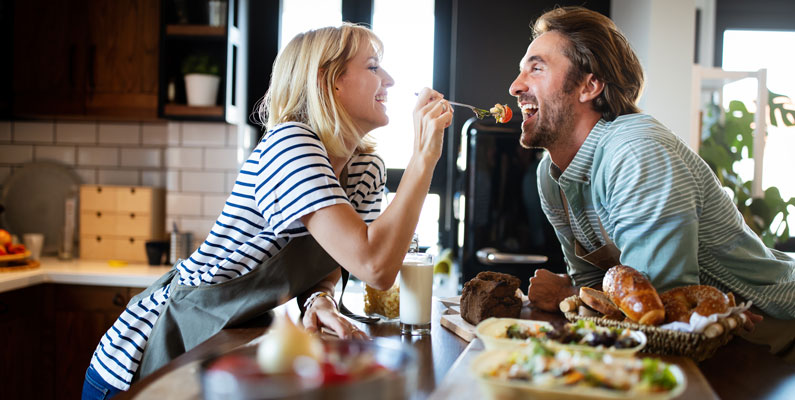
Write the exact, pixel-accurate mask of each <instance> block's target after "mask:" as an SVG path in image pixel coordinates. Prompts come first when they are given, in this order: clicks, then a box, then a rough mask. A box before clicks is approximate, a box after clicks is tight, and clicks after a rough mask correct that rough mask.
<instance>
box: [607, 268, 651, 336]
mask: <svg viewBox="0 0 795 400" xmlns="http://www.w3.org/2000/svg"><path fill="white" fill-rule="evenodd" d="M602 289H604V291H605V293H606V294H607V297H608V298H610V300H611V301H613V303H615V304H616V306H618V308H619V309H621V311H622V312H623V313H624V315H626V316H627V318H629V319H630V320H632V321H634V322H638V323H641V324H646V325H659V324H661V323H663V321H665V308H664V307H663V304H662V300H661V299H660V295H659V294H658V293H657V290H656V289H654V286H652V284H651V282H650V281H649V280H648V279H647V278H646V277H645V276H644V275H643V274H641V273H640V272H638V271H637V270H635V269H634V268H632V267H629V266H626V265H616V266H614V267H612V268H610V269H609V270H608V271H607V273H606V274H605V277H604V279H603V280H602Z"/></svg>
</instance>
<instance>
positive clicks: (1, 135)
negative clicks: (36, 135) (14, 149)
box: [0, 121, 11, 142]
mask: <svg viewBox="0 0 795 400" xmlns="http://www.w3.org/2000/svg"><path fill="white" fill-rule="evenodd" d="M10 141H11V121H0V142H10Z"/></svg>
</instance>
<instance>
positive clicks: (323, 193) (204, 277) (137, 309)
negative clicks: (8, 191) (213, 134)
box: [91, 123, 386, 390]
mask: <svg viewBox="0 0 795 400" xmlns="http://www.w3.org/2000/svg"><path fill="white" fill-rule="evenodd" d="M385 182H386V168H385V167H384V162H383V160H382V159H381V158H380V157H378V156H377V155H375V154H358V155H354V157H353V158H352V159H351V160H350V161H349V163H348V179H347V182H346V185H345V188H342V187H340V184H339V182H338V181H337V178H336V177H335V175H334V170H333V169H332V167H331V163H330V161H329V158H328V155H327V153H326V150H325V147H324V146H323V143H322V142H321V141H320V138H319V137H318V136H317V134H316V133H315V132H313V131H312V129H311V128H310V127H309V126H307V125H304V124H301V123H287V124H282V125H279V126H276V127H274V128H273V129H272V130H270V131H268V132H267V133H266V134H265V136H264V137H263V139H262V140H261V141H260V143H259V144H258V145H257V147H256V148H255V149H254V150H253V151H252V153H251V155H250V156H249V157H248V159H247V160H246V162H245V163H244V164H243V166H242V167H241V169H240V173H239V174H238V176H237V180H236V181H235V185H234V188H233V189H232V193H231V194H230V195H229V197H228V198H227V200H226V203H225V204H224V208H223V210H222V211H221V215H220V216H219V217H218V219H217V220H216V222H215V224H214V225H213V227H212V230H211V231H210V234H209V235H208V236H207V238H206V239H205V240H204V242H203V243H202V244H201V245H200V246H199V248H198V249H197V250H196V251H195V252H194V253H193V254H191V256H190V257H188V259H186V260H184V261H182V262H181V263H179V264H178V265H177V266H176V268H177V269H178V271H179V284H180V285H188V286H199V285H213V284H217V283H221V282H225V281H228V280H230V279H235V278H238V277H240V276H243V275H245V274H247V273H248V272H251V271H252V270H253V269H254V268H257V266H259V265H260V264H262V263H263V262H265V261H266V260H268V259H269V258H270V257H273V256H274V255H275V254H276V253H278V252H279V250H281V249H282V248H284V246H286V245H287V243H289V242H290V240H291V239H292V238H295V237H299V236H304V235H308V234H309V232H308V231H307V230H306V228H305V227H304V226H303V224H302V223H301V220H300V218H301V217H302V216H304V215H307V214H310V213H312V212H314V211H317V210H319V209H321V208H324V207H328V206H331V205H334V204H346V203H349V204H351V205H352V206H353V207H354V209H355V210H356V211H357V212H358V214H359V216H360V217H361V218H362V219H363V220H364V221H365V222H366V223H368V224H369V223H370V222H372V221H373V220H374V219H375V218H376V217H377V216H378V215H379V214H380V213H381V198H382V195H383V190H384V185H385ZM320 278H322V277H318V279H320ZM170 293H171V290H170V285H169V286H166V287H164V288H162V289H159V290H156V291H155V292H153V293H152V295H151V296H149V297H147V298H144V299H142V300H141V301H139V302H138V303H136V304H133V305H131V306H129V307H128V308H127V309H126V310H125V311H124V312H122V314H121V316H120V317H119V318H118V320H116V322H115V323H114V324H113V326H112V327H111V328H110V330H108V332H107V333H105V335H104V336H103V337H102V339H101V340H100V343H99V345H98V346H97V349H96V350H95V351H94V356H93V358H92V359H91V365H92V366H93V367H94V369H96V370H97V372H98V373H99V375H100V376H102V378H103V379H104V380H105V381H106V382H108V383H109V384H111V385H113V386H114V387H116V388H119V389H121V390H127V389H128V388H129V387H130V382H131V381H132V378H133V375H134V374H135V371H136V370H137V369H138V366H139V364H140V360H141V356H142V354H143V351H144V349H145V348H146V343H147V341H148V340H149V334H150V333H151V332H152V328H153V327H154V324H155V322H156V321H157V318H158V317H159V316H160V314H161V313H162V311H163V309H164V308H165V305H166V300H167V299H168V296H169V294H170Z"/></svg>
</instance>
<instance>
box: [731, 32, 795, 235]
mask: <svg viewBox="0 0 795 400" xmlns="http://www.w3.org/2000/svg"><path fill="white" fill-rule="evenodd" d="M793 42H795V32H785V31H750V30H726V31H725V32H724V35H723V69H725V70H728V71H755V70H758V69H761V68H766V69H767V87H768V89H769V90H770V91H772V92H774V93H779V94H782V95H785V96H788V97H789V98H791V99H795V75H793V72H792V65H795V53H793V52H791V51H789V50H787V49H785V48H784V47H782V43H793ZM755 98H756V82H755V81H754V80H752V79H744V80H741V81H738V82H734V83H730V84H728V85H726V86H725V87H724V91H723V99H724V104H723V107H724V109H725V108H727V107H728V103H729V101H731V100H741V101H743V102H744V103H745V104H746V107H748V110H749V111H751V112H756V104H755V102H754V101H753V99H755ZM767 129H768V135H767V143H766V144H765V157H764V166H763V174H762V188H763V189H767V188H768V187H771V186H775V187H777V188H778V189H779V191H780V192H781V196H782V197H783V198H784V199H788V198H790V197H795V180H793V179H792V171H793V169H795V163H793V161H792V156H791V153H790V152H791V151H792V149H793V148H795V127H786V126H783V125H782V124H781V123H779V124H778V126H772V125H770V124H768V127H767ZM738 167H740V169H739V173H740V176H741V177H742V178H743V179H744V180H751V179H752V177H753V160H745V162H744V163H743V164H741V165H740V166H738ZM788 222H789V224H793V226H795V216H790V218H789V221H788Z"/></svg>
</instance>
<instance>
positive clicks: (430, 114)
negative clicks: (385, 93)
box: [414, 88, 453, 165]
mask: <svg viewBox="0 0 795 400" xmlns="http://www.w3.org/2000/svg"><path fill="white" fill-rule="evenodd" d="M452 121H453V108H452V107H450V104H449V103H448V102H447V100H445V99H444V96H443V95H442V94H441V93H439V92H437V91H435V90H433V89H429V88H424V89H422V91H420V93H419V94H418V95H417V105H416V106H415V107H414V155H415V156H419V157H421V158H422V159H424V160H426V161H428V162H430V163H431V165H435V164H436V162H437V161H439V157H441V155H442V144H443V142H444V129H445V128H447V127H448V126H450V123H451V122H452Z"/></svg>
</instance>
